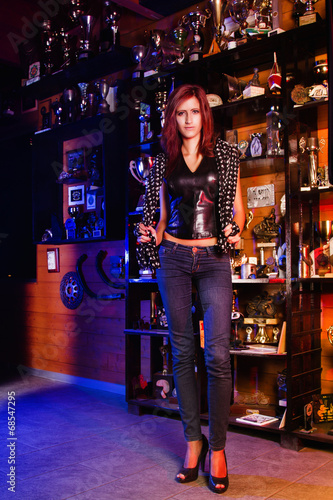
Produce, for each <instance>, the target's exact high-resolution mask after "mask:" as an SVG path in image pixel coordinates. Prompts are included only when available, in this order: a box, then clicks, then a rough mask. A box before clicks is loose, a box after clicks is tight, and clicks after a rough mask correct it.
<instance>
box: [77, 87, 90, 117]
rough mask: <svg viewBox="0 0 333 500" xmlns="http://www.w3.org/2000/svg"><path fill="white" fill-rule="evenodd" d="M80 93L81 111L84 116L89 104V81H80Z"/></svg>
mask: <svg viewBox="0 0 333 500" xmlns="http://www.w3.org/2000/svg"><path fill="white" fill-rule="evenodd" d="M77 85H78V87H79V89H80V93H81V101H80V111H81V113H80V114H81V117H82V118H83V117H84V116H85V115H86V113H87V106H88V95H87V89H88V85H89V84H88V83H86V82H80V83H78V84H77Z"/></svg>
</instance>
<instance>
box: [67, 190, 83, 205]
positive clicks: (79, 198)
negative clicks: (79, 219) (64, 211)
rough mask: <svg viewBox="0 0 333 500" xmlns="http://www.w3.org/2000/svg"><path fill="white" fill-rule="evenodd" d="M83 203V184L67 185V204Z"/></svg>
mask: <svg viewBox="0 0 333 500" xmlns="http://www.w3.org/2000/svg"><path fill="white" fill-rule="evenodd" d="M73 205H84V185H82V186H68V206H69V207H71V206H73Z"/></svg>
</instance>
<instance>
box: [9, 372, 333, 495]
mask: <svg viewBox="0 0 333 500" xmlns="http://www.w3.org/2000/svg"><path fill="white" fill-rule="evenodd" d="M8 391H15V398H16V407H15V409H16V437H17V440H16V441H13V440H12V441H10V440H9V439H8V437H9V436H8V432H9V431H8V427H7V403H6V402H7V393H8ZM0 397H1V420H0V426H1V441H0V442H1V450H0V479H1V488H0V498H1V499H2V500H4V499H9V498H14V499H15V500H62V499H68V498H70V499H76V500H165V499H170V498H172V499H175V500H186V499H190V500H196V499H198V500H199V499H200V500H204V499H206V498H207V499H208V498H211V499H212V498H224V499H231V498H233V499H246V500H250V499H256V500H261V499H265V498H269V499H272V500H282V499H288V500H298V499H300V500H308V499H309V500H313V498H315V499H316V500H329V499H333V450H332V451H329V450H327V449H316V448H304V449H302V450H301V451H300V452H296V451H291V450H286V449H283V448H281V447H280V445H279V443H278V442H275V441H274V440H273V439H272V438H271V437H267V436H266V437H265V438H264V437H258V435H257V434H251V433H238V432H232V431H229V432H228V441H227V447H226V452H227V458H228V466H229V478H230V487H229V489H228V492H227V493H226V494H225V495H223V496H221V497H217V495H216V494H214V493H212V492H210V491H209V490H208V488H207V474H202V473H201V472H200V476H199V478H198V480H197V481H195V482H193V483H190V484H184V485H182V484H179V483H177V482H176V481H175V480H174V477H175V474H176V472H177V470H178V468H179V467H180V466H181V464H182V457H183V453H184V449H185V446H184V441H183V434H182V427H181V423H180V421H179V420H178V419H171V418H165V417H162V416H154V415H144V416H141V417H140V416H136V415H130V414H128V413H127V405H126V403H125V401H124V397H123V396H122V395H119V394H112V393H109V392H103V391H96V390H92V389H87V388H83V387H79V386H75V385H69V384H64V383H59V382H53V381H50V380H47V379H44V378H38V377H35V376H25V377H24V379H22V380H16V381H15V382H7V383H5V384H3V385H2V386H0ZM203 432H204V433H205V434H206V435H207V434H208V428H207V427H206V426H203ZM11 442H12V443H15V448H14V446H12V450H11V449H10V447H9V446H8V444H10V443H11ZM12 457H14V458H15V460H16V463H15V493H13V492H11V491H8V487H9V486H10V484H8V483H7V481H9V479H10V476H8V474H9V472H10V464H8V461H9V459H10V458H12ZM207 462H208V460H207ZM207 466H208V463H206V467H207Z"/></svg>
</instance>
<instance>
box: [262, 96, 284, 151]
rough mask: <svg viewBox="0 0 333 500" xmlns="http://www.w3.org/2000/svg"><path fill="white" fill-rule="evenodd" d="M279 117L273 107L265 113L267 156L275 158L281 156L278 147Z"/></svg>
mask: <svg viewBox="0 0 333 500" xmlns="http://www.w3.org/2000/svg"><path fill="white" fill-rule="evenodd" d="M279 130H280V115H279V112H278V111H277V110H276V109H275V107H274V106H272V107H271V110H270V111H269V112H268V113H266V132H267V152H266V154H267V156H277V155H280V154H281V147H280V134H279Z"/></svg>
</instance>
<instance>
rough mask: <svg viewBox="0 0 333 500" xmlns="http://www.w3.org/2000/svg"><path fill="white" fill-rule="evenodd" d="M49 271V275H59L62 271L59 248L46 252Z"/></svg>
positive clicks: (49, 249)
mask: <svg viewBox="0 0 333 500" xmlns="http://www.w3.org/2000/svg"><path fill="white" fill-rule="evenodd" d="M46 257H47V271H48V272H49V273H58V272H59V271H60V263H59V248H48V249H47V250H46Z"/></svg>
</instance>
